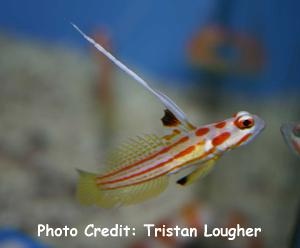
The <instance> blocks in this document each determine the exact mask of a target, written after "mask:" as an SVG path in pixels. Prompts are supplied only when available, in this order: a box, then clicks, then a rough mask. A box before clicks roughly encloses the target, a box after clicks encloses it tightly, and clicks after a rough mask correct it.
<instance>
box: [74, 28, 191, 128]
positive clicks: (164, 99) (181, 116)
mask: <svg viewBox="0 0 300 248" xmlns="http://www.w3.org/2000/svg"><path fill="white" fill-rule="evenodd" d="M72 25H73V27H74V28H75V29H76V30H77V31H78V32H79V33H80V34H81V35H82V36H83V37H84V38H85V39H86V40H87V41H88V42H90V43H91V44H93V45H94V47H95V48H96V49H97V50H98V51H99V52H101V53H102V54H103V55H105V56H106V57H107V58H108V59H109V60H111V61H112V62H113V63H114V64H115V65H116V66H118V67H119V68H120V69H121V70H123V71H124V72H125V73H127V74H128V75H129V76H131V77H132V78H134V79H135V80H136V81H137V82H138V83H139V84H141V85H142V86H143V87H144V88H145V89H146V90H148V91H149V92H150V93H152V94H153V95H154V96H155V97H157V99H158V100H159V101H160V102H161V103H162V104H163V105H164V106H165V107H166V108H167V109H169V110H170V111H172V114H173V115H174V116H176V119H177V120H180V122H181V125H182V126H183V127H184V128H185V129H186V130H189V129H191V128H192V127H193V126H192V125H191V124H190V122H189V121H188V119H187V117H186V115H185V113H184V112H183V111H182V110H181V109H180V108H179V107H178V106H177V104H176V103H175V102H174V101H173V100H172V99H170V98H169V97H168V96H166V95H165V94H163V93H162V92H160V91H158V90H156V89H154V88H152V87H150V85H149V84H148V83H147V82H146V81H145V80H144V79H142V78H141V77H140V76H139V75H137V74H136V73H135V72H134V71H132V70H131V69H129V68H128V67H127V66H126V65H124V64H123V63H122V62H121V61H119V60H118V59H117V58H116V57H114V56H113V55H112V54H111V53H109V52H108V51H107V50H106V49H105V48H104V47H102V46H101V45H100V44H98V43H97V42H96V41H95V40H93V39H92V38H91V37H89V36H87V35H86V34H85V33H84V32H83V31H81V29H79V28H78V27H77V26H76V25H75V24H72Z"/></svg>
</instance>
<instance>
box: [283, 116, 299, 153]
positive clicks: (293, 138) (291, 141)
mask: <svg viewBox="0 0 300 248" xmlns="http://www.w3.org/2000/svg"><path fill="white" fill-rule="evenodd" d="M280 130H281V133H282V135H283V138H284V140H285V142H286V143H287V145H288V146H289V147H290V149H291V150H292V151H294V152H295V153H296V154H297V155H298V156H300V122H298V123H293V122H292V123H285V124H283V125H282V126H281V128H280Z"/></svg>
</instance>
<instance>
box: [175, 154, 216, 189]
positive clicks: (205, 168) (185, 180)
mask: <svg viewBox="0 0 300 248" xmlns="http://www.w3.org/2000/svg"><path fill="white" fill-rule="evenodd" d="M216 161H217V159H216V158H213V159H210V160H208V161H207V162H205V163H204V164H202V165H200V166H199V168H197V169H196V170H194V171H193V172H192V173H190V174H188V175H186V176H185V177H182V178H180V179H179V180H177V183H178V184H180V185H182V186H186V185H189V184H191V183H193V182H195V181H196V180H198V179H200V178H201V177H204V176H205V175H206V174H207V173H209V172H210V171H211V169H212V168H213V167H214V165H215V163H216Z"/></svg>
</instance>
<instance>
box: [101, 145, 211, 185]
mask: <svg viewBox="0 0 300 248" xmlns="http://www.w3.org/2000/svg"><path fill="white" fill-rule="evenodd" d="M214 151H215V148H212V149H210V150H209V151H207V152H206V153H204V154H202V155H201V156H199V157H197V158H194V159H191V160H189V161H187V162H185V163H183V164H180V165H178V166H176V167H174V168H171V169H170V170H168V171H165V172H163V173H161V174H159V175H157V176H154V177H151V178H147V179H145V180H142V181H139V182H135V183H130V184H126V185H121V186H116V187H110V188H104V189H105V190H113V189H119V188H125V187H129V186H133V185H138V184H141V183H145V182H148V181H151V180H154V179H156V178H158V177H161V176H164V175H166V174H168V173H170V172H171V171H173V170H176V169H178V168H181V167H183V166H185V165H187V164H190V163H193V162H195V161H197V160H200V159H202V158H204V157H206V156H208V155H209V154H211V153H213V152H214ZM170 160H172V159H170Z"/></svg>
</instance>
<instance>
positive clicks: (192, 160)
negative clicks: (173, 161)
mask: <svg viewBox="0 0 300 248" xmlns="http://www.w3.org/2000/svg"><path fill="white" fill-rule="evenodd" d="M214 151H215V148H214V147H213V148H211V149H210V150H209V151H207V152H205V153H203V154H202V155H201V156H199V157H197V158H194V159H191V160H189V161H187V162H185V163H183V164H180V165H177V166H175V167H174V168H172V169H171V170H170V171H168V173H169V172H171V171H173V170H176V169H178V168H181V167H183V166H185V165H187V164H190V163H193V162H195V161H197V160H200V159H202V158H205V157H206V156H208V155H209V154H211V153H213V152H214Z"/></svg>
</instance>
